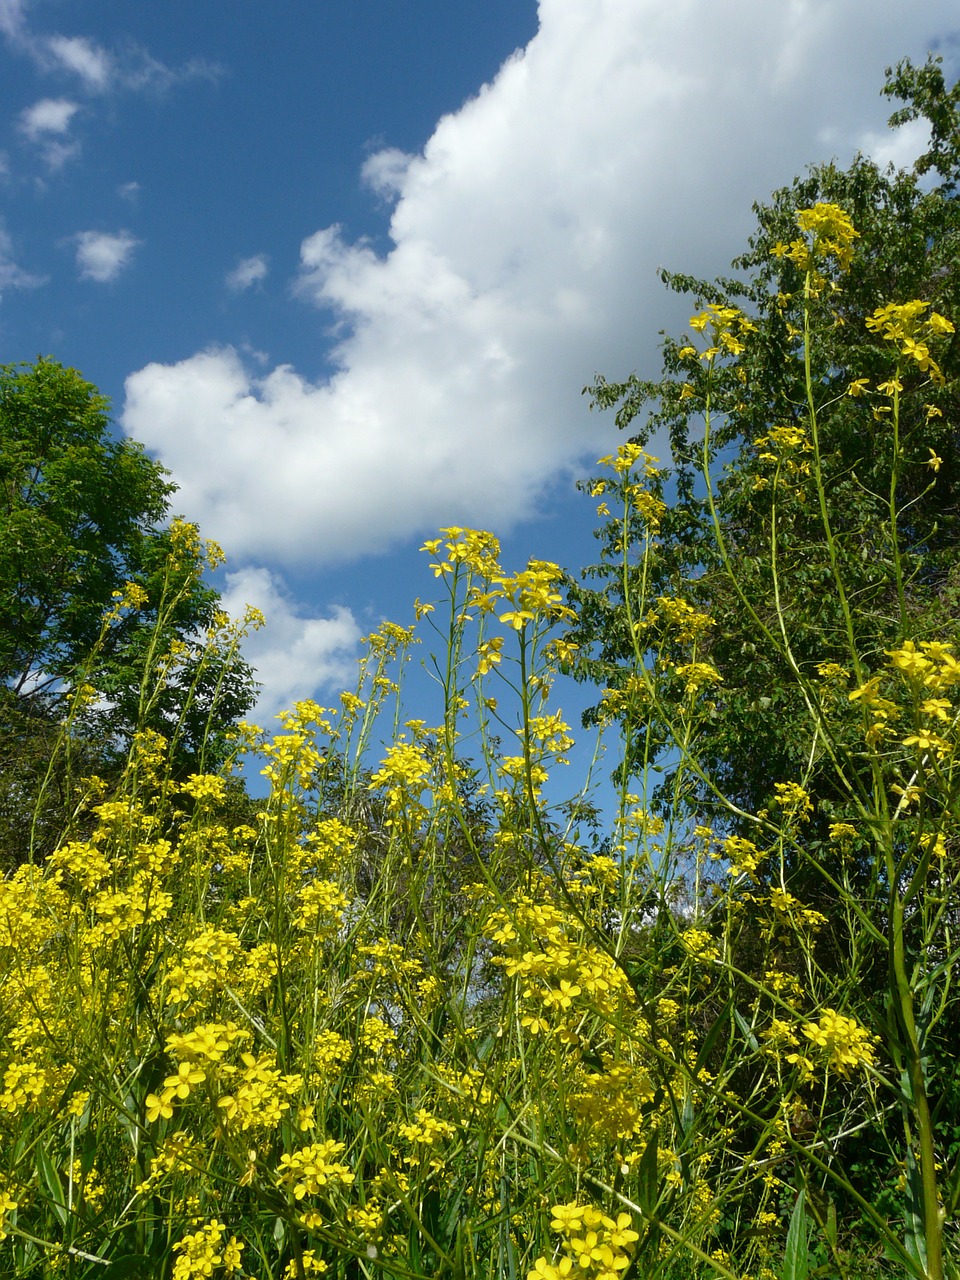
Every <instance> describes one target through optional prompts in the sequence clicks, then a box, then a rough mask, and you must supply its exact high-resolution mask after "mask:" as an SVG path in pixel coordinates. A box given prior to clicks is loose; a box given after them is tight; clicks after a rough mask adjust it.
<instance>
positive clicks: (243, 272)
mask: <svg viewBox="0 0 960 1280" xmlns="http://www.w3.org/2000/svg"><path fill="white" fill-rule="evenodd" d="M269 269H270V268H269V259H268V258H267V255H266V254H265V253H257V254H255V255H254V256H253V257H252V258H241V259H240V261H239V262H238V263H237V265H236V266H235V267H234V268H233V270H232V271H230V272H228V274H227V288H228V289H232V290H233V291H234V292H235V293H242V292H243V291H244V289H249V288H250V287H251V286H252V285H255V284H260V282H261V281H262V280H265V279H266V278H267V272H268V271H269Z"/></svg>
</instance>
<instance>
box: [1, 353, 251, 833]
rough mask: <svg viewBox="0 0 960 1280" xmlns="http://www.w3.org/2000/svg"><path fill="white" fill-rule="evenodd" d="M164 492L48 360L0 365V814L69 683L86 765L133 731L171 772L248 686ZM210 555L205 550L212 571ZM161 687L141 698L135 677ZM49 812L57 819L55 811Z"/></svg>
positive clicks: (194, 550) (99, 406)
mask: <svg viewBox="0 0 960 1280" xmlns="http://www.w3.org/2000/svg"><path fill="white" fill-rule="evenodd" d="M174 492H175V486H174V485H173V484H172V483H171V482H170V480H169V479H168V477H167V474H166V472H165V471H164V469H163V468H162V467H161V466H160V465H159V464H158V463H157V462H155V461H153V460H152V459H151V458H149V457H148V456H147V454H146V453H145V451H144V450H143V448H142V446H141V445H139V444H137V443H136V442H134V441H132V440H128V439H125V438H123V437H120V438H116V437H114V436H113V435H112V434H111V432H110V424H109V418H108V403H107V401H106V399H105V398H104V397H103V396H102V395H100V393H99V392H98V391H97V389H96V387H94V386H93V385H92V384H91V383H89V382H87V381H85V380H84V378H82V377H81V375H80V374H79V373H78V372H77V371H76V370H74V369H69V368H65V367H64V366H63V365H61V364H59V363H57V362H56V361H55V360H52V359H39V360H37V361H36V362H35V363H34V364H21V365H6V366H2V367H0V737H2V740H3V742H4V744H5V750H4V755H5V757H6V760H7V766H6V770H5V772H4V785H3V786H2V787H0V811H2V813H3V815H4V817H5V818H6V819H7V820H10V819H11V816H12V814H14V813H17V812H19V813H23V812H24V811H27V810H29V809H30V807H31V805H30V804H28V803H25V797H27V796H30V795H31V794H32V787H33V783H31V781H30V780H31V779H33V780H34V782H35V781H36V776H37V772H38V770H42V768H43V767H44V762H45V761H48V759H49V754H50V749H51V743H52V742H53V740H54V739H55V738H56V737H57V735H58V734H59V733H60V725H61V721H62V718H63V714H64V707H65V705H66V703H67V701H68V699H70V698H71V697H72V696H73V695H74V694H75V693H76V690H77V688H78V686H79V685H81V684H82V685H83V686H85V687H88V688H89V689H90V691H91V694H90V698H89V704H88V706H87V707H86V709H85V711H84V713H83V714H82V716H80V717H78V718H75V719H74V721H73V728H72V741H73V745H74V748H75V749H80V748H81V746H82V751H81V754H82V755H83V758H84V760H85V761H86V765H87V767H89V766H90V764H91V762H96V763H97V764H98V767H99V766H103V765H104V764H105V762H107V761H108V760H109V759H110V758H111V757H112V756H118V755H119V754H122V753H123V752H124V751H125V749H126V745H127V744H128V743H129V741H130V738H131V736H132V735H133V734H134V733H135V732H136V731H138V730H142V729H147V728H150V729H153V730H155V731H158V732H162V733H163V734H164V735H165V736H167V737H169V738H171V739H172V745H173V750H174V753H175V756H176V758H177V759H179V760H180V762H181V767H182V768H188V767H192V765H193V764H194V763H196V760H197V759H198V757H199V755H200V754H201V753H205V754H206V755H207V756H209V757H211V763H212V755H213V754H215V752H216V749H217V747H216V743H217V741H218V735H220V734H222V731H223V730H225V729H226V728H227V727H228V726H229V725H230V724H232V723H233V722H234V721H235V720H236V718H237V717H238V716H240V715H242V714H243V713H244V712H245V711H246V710H248V709H249V707H250V706H251V705H252V702H253V699H254V694H255V685H254V683H253V679H252V672H251V669H250V668H249V666H248V665H247V664H246V663H245V662H244V661H243V660H242V659H241V657H240V656H239V654H238V652H237V649H236V645H235V643H233V642H231V641H230V639H229V638H228V637H227V635H226V633H225V632H224V633H223V639H222V642H221V643H220V644H219V646H218V645H217V644H214V645H211V644H209V643H208V641H209V634H208V633H209V632H210V630H211V628H212V629H213V630H214V631H217V630H218V628H219V629H220V630H222V621H223V619H222V617H221V614H220V597H219V594H218V593H217V591H216V590H214V589H213V588H212V587H210V586H209V585H208V584H207V582H206V581H205V580H204V576H203V575H204V570H205V568H207V567H208V565H209V562H210V560H209V551H208V548H206V547H205V546H204V544H203V543H202V540H201V539H200V537H199V534H198V533H197V531H196V530H195V529H194V528H193V527H192V526H189V525H185V524H184V523H183V522H182V521H181V522H177V521H174V522H173V523H172V524H171V523H170V522H169V514H170V499H171V497H172V495H173V493H174ZM218 555H219V553H218V552H216V551H215V552H214V556H213V560H214V561H216V559H217V557H218ZM158 665H159V666H162V667H163V668H164V680H163V681H162V682H160V683H159V684H156V683H152V684H151V693H150V695H149V696H146V694H145V692H144V691H145V688H146V685H145V675H144V672H145V670H146V669H150V670H151V671H152V672H153V673H154V674H155V673H156V670H157V668H158ZM55 807H56V806H55Z"/></svg>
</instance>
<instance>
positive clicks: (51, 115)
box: [20, 98, 80, 142]
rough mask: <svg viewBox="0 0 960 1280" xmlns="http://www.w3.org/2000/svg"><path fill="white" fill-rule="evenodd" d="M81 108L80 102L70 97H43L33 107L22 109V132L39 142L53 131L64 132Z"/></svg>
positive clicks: (31, 139)
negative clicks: (71, 99)
mask: <svg viewBox="0 0 960 1280" xmlns="http://www.w3.org/2000/svg"><path fill="white" fill-rule="evenodd" d="M79 110H80V106H79V103H76V102H71V101H70V100H69V99H68V98H42V99H41V100H40V101H39V102H35V103H34V104H33V106H32V107H26V108H25V109H24V110H23V111H21V113H20V129H21V132H22V133H24V134H25V135H26V137H27V138H29V140H30V141H31V142H38V141H39V140H41V139H42V138H45V137H47V136H48V135H49V134H51V133H55V134H64V133H66V132H67V130H68V129H69V128H70V121H71V120H72V119H73V117H74V116H75V115H76V114H77V112H78V111H79Z"/></svg>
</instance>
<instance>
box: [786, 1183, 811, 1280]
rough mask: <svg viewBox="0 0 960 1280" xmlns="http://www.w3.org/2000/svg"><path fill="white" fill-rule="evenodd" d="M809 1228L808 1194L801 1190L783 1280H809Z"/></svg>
mask: <svg viewBox="0 0 960 1280" xmlns="http://www.w3.org/2000/svg"><path fill="white" fill-rule="evenodd" d="M809 1243H810V1241H809V1226H808V1223H807V1206H806V1193H805V1192H804V1191H803V1189H802V1188H801V1189H800V1192H799V1194H798V1195H797V1203H796V1204H795V1205H794V1206H793V1213H792V1214H791V1216H790V1229H789V1231H788V1232H787V1246H786V1249H785V1250H784V1254H783V1271H782V1272H781V1280H807V1274H808V1271H809Z"/></svg>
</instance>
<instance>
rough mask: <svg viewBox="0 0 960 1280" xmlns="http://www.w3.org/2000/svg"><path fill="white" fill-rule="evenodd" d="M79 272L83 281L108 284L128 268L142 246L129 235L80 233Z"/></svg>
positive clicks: (78, 247)
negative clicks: (138, 247) (138, 246)
mask: <svg viewBox="0 0 960 1280" xmlns="http://www.w3.org/2000/svg"><path fill="white" fill-rule="evenodd" d="M75 239H76V244H77V269H78V271H79V272H80V279H81V280H96V281H97V283H98V284H109V283H110V282H111V281H112V280H116V278H117V276H118V275H119V274H120V272H121V271H123V269H124V267H126V266H128V265H129V263H130V259H131V258H132V257H133V251H134V249H135V248H136V247H137V245H138V244H139V243H140V241H139V240H138V239H137V238H136V236H134V235H131V233H130V232H129V231H117V232H115V233H112V234H111V233H109V232H106V231H78V232H77V235H76V237H75Z"/></svg>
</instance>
